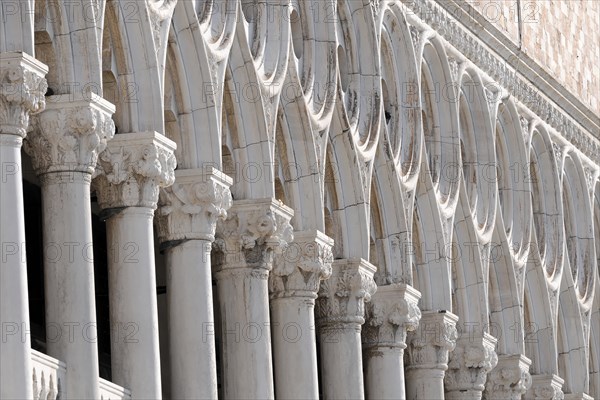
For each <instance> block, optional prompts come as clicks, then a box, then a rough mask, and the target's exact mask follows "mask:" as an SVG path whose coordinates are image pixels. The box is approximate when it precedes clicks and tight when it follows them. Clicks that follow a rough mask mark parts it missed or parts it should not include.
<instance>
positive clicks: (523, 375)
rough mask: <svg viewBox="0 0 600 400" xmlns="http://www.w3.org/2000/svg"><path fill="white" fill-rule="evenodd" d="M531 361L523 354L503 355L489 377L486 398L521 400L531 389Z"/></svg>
mask: <svg viewBox="0 0 600 400" xmlns="http://www.w3.org/2000/svg"><path fill="white" fill-rule="evenodd" d="M530 365H531V360H530V359H528V358H527V357H525V356H523V355H521V354H514V355H501V356H499V357H498V364H497V366H496V368H494V369H493V370H492V371H491V372H490V373H489V374H488V377H487V383H486V388H485V393H486V394H485V396H484V398H488V399H491V398H494V397H501V398H504V399H510V400H520V399H521V398H522V396H523V394H525V393H526V392H527V390H529V388H530V387H531V375H530V373H529V366H530Z"/></svg>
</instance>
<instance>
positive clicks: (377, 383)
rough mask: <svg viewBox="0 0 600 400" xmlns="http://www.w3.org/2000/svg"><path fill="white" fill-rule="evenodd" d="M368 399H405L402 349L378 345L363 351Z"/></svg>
mask: <svg viewBox="0 0 600 400" xmlns="http://www.w3.org/2000/svg"><path fill="white" fill-rule="evenodd" d="M365 358H366V360H365V364H366V373H365V390H366V393H367V398H368V399H398V400H401V399H405V398H406V393H405V385H404V349H402V348H401V347H398V346H397V347H378V348H376V349H372V350H368V351H366V352H365Z"/></svg>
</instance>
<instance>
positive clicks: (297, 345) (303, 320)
mask: <svg viewBox="0 0 600 400" xmlns="http://www.w3.org/2000/svg"><path fill="white" fill-rule="evenodd" d="M314 308H315V300H314V299H311V298H308V297H304V298H302V297H300V298H278V299H273V300H271V325H272V327H273V329H272V331H273V337H272V338H273V362H274V365H275V390H276V398H277V399H282V400H283V399H316V398H318V397H319V381H318V371H317V344H316V343H317V342H316V335H315V318H314Z"/></svg>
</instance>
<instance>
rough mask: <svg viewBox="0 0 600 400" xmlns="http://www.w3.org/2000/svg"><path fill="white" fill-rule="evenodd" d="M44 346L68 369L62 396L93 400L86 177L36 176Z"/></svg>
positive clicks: (93, 333) (95, 366)
mask: <svg viewBox="0 0 600 400" xmlns="http://www.w3.org/2000/svg"><path fill="white" fill-rule="evenodd" d="M41 181H42V207H43V208H42V209H43V237H44V285H45V292H46V345H47V352H48V355H50V356H52V357H55V358H58V359H59V360H61V361H64V362H65V363H66V364H67V366H68V369H69V379H67V387H66V390H65V392H66V394H67V396H68V397H69V398H72V399H96V398H99V396H100V392H99V386H98V385H99V367H98V347H97V332H96V327H97V326H96V301H95V289H94V259H93V255H94V253H93V239H92V220H91V215H92V210H91V205H90V204H91V203H90V181H91V176H90V174H87V173H81V172H75V171H74V172H57V173H49V174H46V175H42V176H41Z"/></svg>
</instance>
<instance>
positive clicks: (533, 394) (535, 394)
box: [524, 374, 565, 400]
mask: <svg viewBox="0 0 600 400" xmlns="http://www.w3.org/2000/svg"><path fill="white" fill-rule="evenodd" d="M564 383H565V381H564V379H562V378H561V377H559V376H558V375H554V374H548V375H532V376H531V388H530V389H529V390H528V391H527V393H525V397H524V398H525V399H526V400H534V399H535V400H563V399H564V398H565V395H564V393H563V391H562V386H563V384H564Z"/></svg>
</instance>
